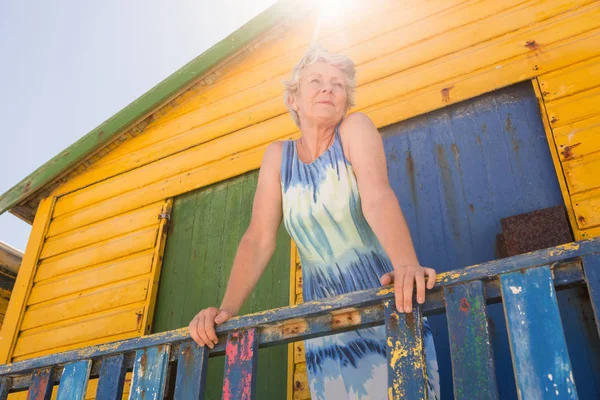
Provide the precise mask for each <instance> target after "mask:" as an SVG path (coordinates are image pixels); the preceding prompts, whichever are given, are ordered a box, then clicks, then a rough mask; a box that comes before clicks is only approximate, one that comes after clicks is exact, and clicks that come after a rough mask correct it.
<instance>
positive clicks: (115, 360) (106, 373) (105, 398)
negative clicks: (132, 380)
mask: <svg viewBox="0 0 600 400" xmlns="http://www.w3.org/2000/svg"><path fill="white" fill-rule="evenodd" d="M124 384H125V356H124V355H123V354H117V355H114V356H111V357H107V358H105V359H104V360H102V365H101V366H100V379H99V381H98V389H96V400H120V399H121V398H122V397H123V386H124Z"/></svg>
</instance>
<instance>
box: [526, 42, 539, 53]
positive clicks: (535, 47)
mask: <svg viewBox="0 0 600 400" xmlns="http://www.w3.org/2000/svg"><path fill="white" fill-rule="evenodd" d="M525 47H527V48H528V49H529V50H533V51H535V50H539V49H540V48H541V46H540V44H539V43H538V42H536V41H535V40H528V41H527V42H525Z"/></svg>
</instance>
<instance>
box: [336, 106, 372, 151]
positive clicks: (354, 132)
mask: <svg viewBox="0 0 600 400" xmlns="http://www.w3.org/2000/svg"><path fill="white" fill-rule="evenodd" d="M373 136H379V133H378V131H377V127H376V126H375V124H374V123H373V120H371V118H370V117H369V116H368V115H367V114H365V113H361V112H355V113H352V114H350V115H348V116H346V117H345V118H344V119H343V120H342V123H341V125H340V137H341V139H342V142H344V143H346V144H348V142H354V141H360V142H362V141H363V140H369V138H371V137H373Z"/></svg>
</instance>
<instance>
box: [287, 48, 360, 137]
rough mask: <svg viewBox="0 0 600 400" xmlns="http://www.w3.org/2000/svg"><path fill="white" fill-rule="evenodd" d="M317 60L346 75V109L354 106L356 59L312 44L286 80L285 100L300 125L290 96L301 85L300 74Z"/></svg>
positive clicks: (298, 124)
mask: <svg viewBox="0 0 600 400" xmlns="http://www.w3.org/2000/svg"><path fill="white" fill-rule="evenodd" d="M316 62H325V63H327V64H329V65H333V66H334V67H337V68H339V69H340V70H341V71H342V72H343V74H344V76H345V77H346V111H348V109H349V108H350V107H353V106H354V90H355V89H356V69H355V67H354V61H352V59H350V57H348V56H345V55H342V54H337V53H330V52H329V51H327V50H326V49H324V48H323V47H321V46H320V45H313V46H311V47H310V48H309V49H308V50H307V51H306V53H305V54H304V55H303V56H302V58H301V59H300V61H298V63H297V64H296V65H295V66H294V69H293V70H292V77H291V78H290V80H288V81H284V82H283V84H284V86H285V91H284V92H283V100H284V102H285V106H286V107H287V109H288V111H289V112H290V114H291V115H292V119H293V120H294V122H295V123H296V125H297V126H298V127H300V118H299V116H298V112H296V110H294V109H293V108H292V106H290V104H289V102H288V98H289V97H290V96H293V95H295V94H296V93H297V92H298V88H299V85H300V74H301V73H302V71H304V69H305V68H306V67H308V66H309V65H311V64H314V63H316Z"/></svg>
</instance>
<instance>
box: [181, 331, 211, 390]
mask: <svg viewBox="0 0 600 400" xmlns="http://www.w3.org/2000/svg"><path fill="white" fill-rule="evenodd" d="M207 368H208V348H207V347H206V346H203V347H200V346H198V345H197V344H196V343H194V342H187V343H184V344H182V345H181V346H180V347H179V355H178V357H177V377H176V378H175V400H188V399H191V400H202V399H204V390H205V386H206V370H207Z"/></svg>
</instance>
